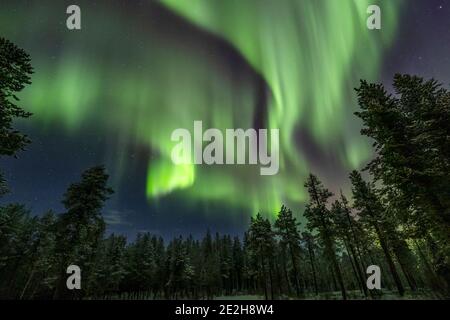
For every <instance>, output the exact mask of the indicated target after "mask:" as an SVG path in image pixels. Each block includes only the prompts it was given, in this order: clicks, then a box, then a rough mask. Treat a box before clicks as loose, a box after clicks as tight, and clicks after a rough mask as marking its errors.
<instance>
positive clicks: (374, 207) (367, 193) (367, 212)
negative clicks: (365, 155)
mask: <svg viewBox="0 0 450 320" xmlns="http://www.w3.org/2000/svg"><path fill="white" fill-rule="evenodd" d="M350 180H351V182H352V192H353V199H354V207H355V209H358V210H359V212H358V215H359V216H360V217H361V221H362V222H364V223H366V225H367V226H368V227H370V228H373V229H374V230H375V233H376V234H377V237H378V240H379V241H380V245H381V248H382V249H383V252H384V255H385V257H386V262H387V263H388V266H389V269H390V271H391V274H392V277H393V279H394V281H395V285H396V286H397V289H398V292H399V294H400V295H403V294H404V292H405V290H404V288H403V284H402V282H401V280H400V277H399V275H398V272H397V268H396V267H395V263H394V259H393V257H392V254H391V248H390V245H389V242H388V235H387V233H386V230H389V229H391V228H390V227H388V225H389V223H388V221H387V218H386V212H385V209H384V208H383V205H382V204H381V202H380V200H379V198H378V196H377V195H376V193H375V191H374V188H373V186H372V185H371V184H370V183H368V182H365V181H364V180H363V178H362V176H361V174H360V173H359V172H358V171H356V170H354V171H352V173H351V174H350Z"/></svg>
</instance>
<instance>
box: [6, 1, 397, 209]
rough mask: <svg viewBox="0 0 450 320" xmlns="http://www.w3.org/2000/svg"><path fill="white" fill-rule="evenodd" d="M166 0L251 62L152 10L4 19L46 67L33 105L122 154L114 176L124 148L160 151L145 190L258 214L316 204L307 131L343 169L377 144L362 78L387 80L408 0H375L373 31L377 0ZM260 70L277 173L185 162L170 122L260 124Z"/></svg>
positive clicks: (27, 11) (26, 98)
mask: <svg viewBox="0 0 450 320" xmlns="http://www.w3.org/2000/svg"><path fill="white" fill-rule="evenodd" d="M161 2H162V3H163V4H164V6H165V7H167V8H169V9H170V10H172V11H173V12H175V13H176V14H178V15H180V16H181V17H182V18H183V19H185V21H186V23H192V24H195V25H197V26H199V27H200V28H201V29H202V30H204V31H206V32H209V33H212V34H214V35H215V36H216V37H218V38H220V39H224V40H226V41H227V43H228V45H229V46H230V47H231V48H234V49H235V50H237V52H238V53H239V54H240V55H242V59H243V60H244V62H246V63H247V64H248V65H249V66H250V67H251V68H252V69H248V70H240V69H237V68H236V67H234V68H233V66H232V65H231V64H230V61H229V60H226V59H225V58H224V57H222V56H221V53H222V52H221V49H220V48H219V49H217V50H216V51H214V49H209V50H207V49H205V48H206V47H208V43H202V44H201V45H196V44H195V43H194V44H190V42H189V39H187V40H183V39H181V40H180V38H174V39H172V38H171V37H170V36H167V34H163V35H162V34H161V30H159V29H157V28H156V27H154V24H152V22H151V21H149V19H146V18H145V12H143V13H142V14H143V17H139V16H132V17H130V16H127V15H126V14H125V13H124V12H123V11H122V10H119V9H120V8H119V7H117V6H109V7H108V6H105V7H102V8H98V7H97V5H96V6H95V7H94V5H93V4H91V3H90V2H86V3H82V1H80V4H79V5H80V7H81V8H82V12H83V20H82V24H83V28H82V31H80V32H78V33H77V32H69V31H68V30H67V29H65V25H64V23H61V22H62V21H63V20H61V10H62V12H65V8H63V5H55V3H54V2H53V1H36V2H35V3H32V4H27V5H23V4H22V7H21V8H20V7H19V9H17V10H16V12H20V13H19V14H17V18H16V19H14V20H11V19H10V17H9V16H8V14H7V12H10V10H2V11H1V12H0V21H8V23H7V24H5V25H4V26H2V29H3V33H4V35H5V36H6V37H9V38H10V39H11V40H13V41H15V42H18V44H19V45H21V46H22V47H24V48H25V49H26V50H28V51H29V52H30V53H31V55H32V57H33V65H34V66H35V69H36V74H35V75H34V77H33V84H32V85H31V86H30V87H29V88H28V89H26V90H25V91H24V94H23V96H22V98H23V104H24V105H26V106H29V108H30V111H32V112H34V113H35V115H34V117H33V120H32V121H34V124H35V125H36V126H40V127H47V128H49V129H51V128H52V127H55V126H62V127H63V128H65V129H66V132H67V133H68V134H73V135H76V134H77V133H80V132H82V131H83V130H84V128H86V127H87V126H90V127H95V128H97V129H98V132H99V135H106V136H108V137H109V139H110V141H112V142H115V143H116V144H117V146H118V147H117V149H119V150H121V151H120V152H116V153H115V154H114V155H112V156H108V159H106V160H107V161H109V162H114V163H115V164H116V171H115V172H112V175H113V176H114V175H115V174H116V175H120V173H121V172H123V171H124V169H125V168H126V167H127V166H128V165H129V162H128V161H127V160H126V159H127V158H126V156H125V153H126V151H127V150H129V149H130V148H138V149H139V148H141V149H142V148H145V149H147V150H150V151H151V153H152V157H150V158H149V160H148V162H149V164H148V172H147V185H146V186H143V188H145V189H146V192H147V195H148V197H149V201H153V199H154V198H157V197H162V196H164V195H167V194H169V193H171V192H174V191H178V192H179V194H180V196H181V197H185V198H186V200H194V201H221V202H223V203H224V204H226V205H231V206H236V207H242V208H246V209H249V211H252V213H254V212H255V211H264V212H270V213H274V212H275V211H276V210H277V209H278V208H279V207H280V204H281V203H282V202H283V203H287V204H290V203H301V202H303V201H305V200H306V194H305V191H304V188H303V181H304V178H305V176H306V174H307V173H308V171H309V170H310V169H311V167H315V163H313V162H311V160H307V157H306V154H305V153H307V151H306V150H303V149H302V147H301V146H299V145H298V144H297V142H296V141H297V139H298V135H301V134H302V132H307V133H308V134H309V136H310V137H311V139H312V141H311V142H310V143H313V144H315V145H316V146H317V148H318V149H319V150H320V151H321V152H322V153H323V155H324V156H325V157H330V158H332V159H338V160H337V161H340V166H341V167H342V168H341V170H349V169H352V168H355V167H359V166H361V165H362V163H363V162H364V161H366V160H368V159H369V157H370V155H371V151H370V150H371V149H370V145H369V144H368V143H367V141H365V140H364V139H363V138H361V137H360V136H359V123H358V122H357V121H356V118H355V117H354V116H353V115H352V113H353V112H354V111H355V108H356V102H355V98H354V92H353V88H354V87H356V86H357V85H358V81H359V79H361V78H364V79H368V80H376V79H377V77H378V70H379V69H380V65H381V61H382V56H383V53H384V51H385V49H386V48H387V47H388V46H389V44H390V43H391V42H392V40H393V36H394V31H395V29H396V23H395V21H396V18H397V11H398V1H390V0H389V1H379V2H380V6H381V7H382V12H383V15H382V17H383V22H382V30H380V31H370V30H368V29H367V28H366V19H367V17H368V15H367V13H366V9H367V7H368V5H369V4H372V2H373V1H369V0H339V1H337V0H336V1H335V0H314V1H306V0H303V1H301V0H298V1H294V0H284V1H279V0H259V1H256V0H255V1H250V0H226V1H213V0H189V1H186V0H163V1H161ZM8 5H10V6H11V7H14V8H16V7H17V6H18V4H17V3H16V2H14V1H12V2H11V4H5V6H8ZM30 25H31V26H32V27H30ZM182 32H183V29H182V28H181V29H180V30H179V33H180V34H181V35H180V37H182V36H183V34H182ZM197 44H198V43H197ZM56 45H57V47H55V46H56ZM249 70H253V71H252V72H250V71H249ZM258 76H260V77H262V78H263V80H264V81H265V83H266V85H267V91H268V96H267V106H266V109H267V110H266V111H265V112H267V117H266V119H267V122H266V123H265V124H264V126H265V127H267V128H279V129H280V139H281V141H280V143H281V146H280V161H281V162H280V172H279V174H278V175H276V176H273V177H272V176H266V177H262V176H260V175H259V167H258V166H214V167H208V166H198V167H194V166H191V165H186V166H180V167H175V166H174V165H173V164H172V163H171V160H170V153H171V150H172V147H173V146H174V143H172V142H171V141H170V135H171V132H172V131H173V130H174V129H176V128H192V126H193V121H194V120H202V121H203V123H204V124H205V126H206V127H214V128H218V129H221V130H225V129H226V128H244V129H245V128H251V127H252V126H253V125H254V120H255V118H258V115H261V114H262V112H263V110H262V109H261V106H259V105H258V99H257V96H258V94H260V92H259V90H260V88H259V87H258V85H257V84H256V80H255V79H256V78H257V77H258ZM337 170H339V168H337ZM317 173H318V174H319V175H320V171H319V172H317ZM323 178H324V180H325V181H326V180H327V177H323Z"/></svg>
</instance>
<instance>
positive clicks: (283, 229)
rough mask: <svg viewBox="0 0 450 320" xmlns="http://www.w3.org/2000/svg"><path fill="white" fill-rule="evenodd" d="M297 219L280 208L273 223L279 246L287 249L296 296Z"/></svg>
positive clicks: (297, 271)
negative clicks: (278, 238)
mask: <svg viewBox="0 0 450 320" xmlns="http://www.w3.org/2000/svg"><path fill="white" fill-rule="evenodd" d="M299 225H300V223H299V222H297V219H296V218H295V217H294V216H293V215H292V211H291V210H290V209H288V208H287V207H285V206H282V207H281V210H280V212H279V213H278V217H277V220H276V221H275V230H276V234H277V235H278V236H279V237H280V244H281V246H283V247H287V248H288V250H289V254H290V257H291V263H292V268H293V271H294V283H295V291H296V293H297V296H300V293H301V292H300V291H301V288H300V283H299V276H300V275H299V263H298V262H299V259H300V239H301V238H300V233H299V231H298V226H299Z"/></svg>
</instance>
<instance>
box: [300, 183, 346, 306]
mask: <svg viewBox="0 0 450 320" xmlns="http://www.w3.org/2000/svg"><path fill="white" fill-rule="evenodd" d="M305 188H307V189H308V193H309V197H310V201H309V203H308V204H307V206H306V209H305V217H306V218H307V219H308V228H309V229H311V230H313V229H316V230H317V231H318V232H319V234H320V237H321V239H322V242H323V245H324V249H325V255H326V257H327V259H329V261H330V263H331V265H332V267H333V272H334V276H336V277H337V282H338V284H339V287H340V289H341V293H342V298H343V299H344V300H345V299H347V293H346V290H345V286H344V281H343V279H342V273H341V269H340V267H339V263H338V259H337V257H336V250H335V231H334V230H333V219H332V215H331V213H330V211H329V210H328V209H327V207H326V205H327V201H328V199H329V198H330V197H331V196H332V195H333V194H332V193H331V192H330V191H329V190H328V189H326V188H324V187H323V185H322V183H321V182H320V181H319V179H318V178H317V177H316V176H315V175H313V174H310V175H309V177H308V179H307V181H306V183H305Z"/></svg>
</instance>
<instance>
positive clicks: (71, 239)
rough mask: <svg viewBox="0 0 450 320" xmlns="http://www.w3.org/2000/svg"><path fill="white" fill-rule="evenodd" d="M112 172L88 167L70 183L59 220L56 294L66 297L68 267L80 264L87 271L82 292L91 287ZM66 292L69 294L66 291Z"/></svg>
mask: <svg viewBox="0 0 450 320" xmlns="http://www.w3.org/2000/svg"><path fill="white" fill-rule="evenodd" d="M107 182H108V175H107V174H106V172H105V168H104V167H103V166H97V167H93V168H91V169H88V170H86V171H85V172H84V173H83V174H82V176H81V181H80V182H78V183H73V184H71V185H70V186H69V188H68V189H67V191H66V193H65V194H64V199H63V204H64V206H65V208H66V210H67V211H66V212H65V213H63V214H61V215H60V218H59V221H58V238H57V242H58V243H57V247H56V251H57V252H56V254H57V255H58V257H59V263H60V276H59V284H58V287H57V290H56V291H55V296H56V297H58V298H60V297H61V298H63V297H64V296H65V294H67V293H68V292H67V290H66V288H65V278H66V274H65V271H66V268H67V267H68V266H69V265H71V264H75V265H78V266H79V267H80V268H81V270H82V272H83V274H84V277H83V279H84V288H85V289H82V290H83V292H82V293H81V295H83V294H86V292H88V290H89V289H90V280H91V279H90V278H89V273H90V271H92V268H93V266H94V265H93V263H94V262H95V255H96V249H97V247H98V245H99V242H100V240H101V239H102V237H103V233H104V230H105V223H104V221H103V218H102V216H101V209H102V208H103V205H104V202H105V201H106V200H107V199H108V197H109V196H110V195H111V194H112V193H113V190H112V189H111V188H110V187H108V185H107ZM64 293H65V294H64Z"/></svg>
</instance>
